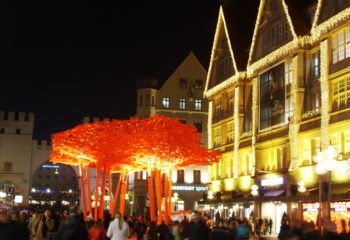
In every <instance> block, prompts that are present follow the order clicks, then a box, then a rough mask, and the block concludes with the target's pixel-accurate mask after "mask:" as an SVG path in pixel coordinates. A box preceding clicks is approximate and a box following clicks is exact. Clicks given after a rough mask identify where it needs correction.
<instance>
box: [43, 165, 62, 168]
mask: <svg viewBox="0 0 350 240" xmlns="http://www.w3.org/2000/svg"><path fill="white" fill-rule="evenodd" d="M42 168H60V166H59V165H50V164H44V165H42Z"/></svg>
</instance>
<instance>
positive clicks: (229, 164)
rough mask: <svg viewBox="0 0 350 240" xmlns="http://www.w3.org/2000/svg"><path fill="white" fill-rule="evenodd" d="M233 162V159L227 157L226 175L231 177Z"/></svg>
mask: <svg viewBox="0 0 350 240" xmlns="http://www.w3.org/2000/svg"><path fill="white" fill-rule="evenodd" d="M231 162H232V159H230V158H226V159H225V166H224V170H225V177H227V178H228V177H231Z"/></svg>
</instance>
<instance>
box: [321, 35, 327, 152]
mask: <svg viewBox="0 0 350 240" xmlns="http://www.w3.org/2000/svg"><path fill="white" fill-rule="evenodd" d="M320 61H321V62H320V88H321V149H326V148H327V147H328V146H329V127H328V125H329V114H328V113H329V111H328V104H329V86H328V84H329V83H328V64H329V59H328V40H327V39H326V40H324V41H322V42H321V44H320Z"/></svg>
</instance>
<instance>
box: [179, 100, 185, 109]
mask: <svg viewBox="0 0 350 240" xmlns="http://www.w3.org/2000/svg"><path fill="white" fill-rule="evenodd" d="M179 109H181V110H185V109H186V99H185V98H180V100H179Z"/></svg>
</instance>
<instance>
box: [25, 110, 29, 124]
mask: <svg viewBox="0 0 350 240" xmlns="http://www.w3.org/2000/svg"><path fill="white" fill-rule="evenodd" d="M24 121H26V122H28V121H29V113H27V112H26V113H25V114H24Z"/></svg>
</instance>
